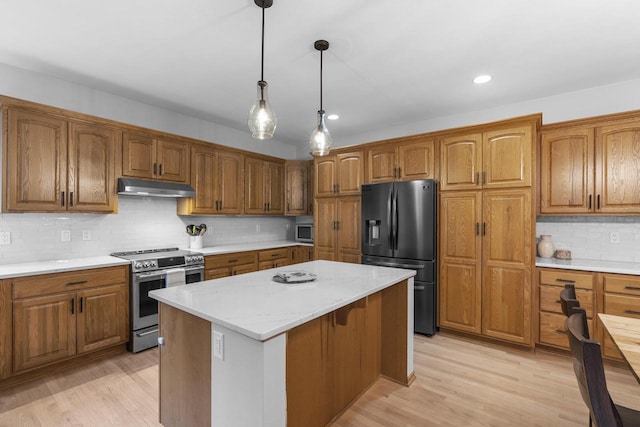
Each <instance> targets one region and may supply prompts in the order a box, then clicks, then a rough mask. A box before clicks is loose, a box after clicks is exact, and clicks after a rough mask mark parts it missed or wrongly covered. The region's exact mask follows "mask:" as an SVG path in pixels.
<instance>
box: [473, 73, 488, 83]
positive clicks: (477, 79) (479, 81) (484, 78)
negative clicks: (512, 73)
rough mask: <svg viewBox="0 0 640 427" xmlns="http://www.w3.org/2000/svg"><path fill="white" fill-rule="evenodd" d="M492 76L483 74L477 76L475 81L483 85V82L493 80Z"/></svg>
mask: <svg viewBox="0 0 640 427" xmlns="http://www.w3.org/2000/svg"><path fill="white" fill-rule="evenodd" d="M491 78H492V77H491V76H490V75H489V74H483V75H481V76H478V77H476V78H475V79H473V82H474V83H475V84H477V85H481V84H483V83H487V82H488V81H490V80H491Z"/></svg>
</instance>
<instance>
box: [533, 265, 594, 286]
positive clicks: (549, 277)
mask: <svg viewBox="0 0 640 427" xmlns="http://www.w3.org/2000/svg"><path fill="white" fill-rule="evenodd" d="M594 278H595V274H591V273H576V272H570V271H557V270H545V269H541V270H540V284H541V285H552V286H564V284H565V283H573V284H574V286H575V287H576V288H581V289H590V290H593V279H594Z"/></svg>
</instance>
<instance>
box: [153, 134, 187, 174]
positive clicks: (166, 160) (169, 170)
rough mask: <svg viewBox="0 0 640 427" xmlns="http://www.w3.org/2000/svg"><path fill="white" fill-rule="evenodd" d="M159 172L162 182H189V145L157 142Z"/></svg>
mask: <svg viewBox="0 0 640 427" xmlns="http://www.w3.org/2000/svg"><path fill="white" fill-rule="evenodd" d="M156 143H157V150H158V151H157V162H158V172H157V175H156V178H158V179H161V180H162V181H172V182H188V181H189V144H188V143H186V142H183V141H169V140H165V139H158V140H156Z"/></svg>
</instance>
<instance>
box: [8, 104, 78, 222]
mask: <svg viewBox="0 0 640 427" xmlns="http://www.w3.org/2000/svg"><path fill="white" fill-rule="evenodd" d="M8 115H9V123H8V141H7V149H6V155H7V159H6V160H5V161H4V162H3V164H4V165H6V168H7V171H6V175H5V176H6V179H4V182H3V188H4V193H5V194H6V199H5V203H6V204H5V206H4V208H5V210H6V211H10V212H21V211H64V210H66V209H67V207H66V204H67V194H66V191H67V122H66V121H64V120H62V119H58V118H56V117H50V116H47V115H44V114H38V113H32V112H29V111H22V110H19V109H9V112H8Z"/></svg>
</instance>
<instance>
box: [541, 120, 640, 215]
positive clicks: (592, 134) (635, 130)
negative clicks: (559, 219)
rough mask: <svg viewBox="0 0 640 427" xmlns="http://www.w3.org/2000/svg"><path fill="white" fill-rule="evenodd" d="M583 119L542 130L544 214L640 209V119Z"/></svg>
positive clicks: (542, 196)
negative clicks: (583, 120) (583, 122)
mask: <svg viewBox="0 0 640 427" xmlns="http://www.w3.org/2000/svg"><path fill="white" fill-rule="evenodd" d="M580 123H582V122H581V121H575V122H571V123H570V124H566V125H553V126H549V127H547V128H546V129H543V131H542V140H541V150H540V151H541V162H540V213H542V214H591V213H596V214H632V213H639V212H640V180H638V179H637V177H638V176H639V175H640V166H639V165H638V162H637V153H638V151H639V150H640V142H638V141H639V140H640V120H638V119H622V120H618V121H616V120H611V119H609V120H605V119H602V120H601V121H598V120H597V118H596V119H590V120H589V121H588V122H587V123H585V124H583V125H580Z"/></svg>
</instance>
